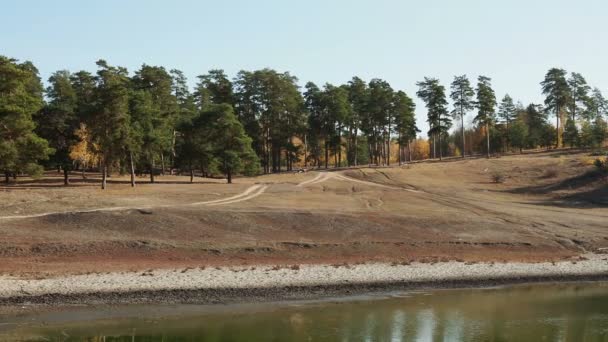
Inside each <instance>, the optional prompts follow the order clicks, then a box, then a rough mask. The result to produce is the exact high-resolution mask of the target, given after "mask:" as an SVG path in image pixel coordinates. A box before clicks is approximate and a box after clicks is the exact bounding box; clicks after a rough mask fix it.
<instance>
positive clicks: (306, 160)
mask: <svg viewBox="0 0 608 342" xmlns="http://www.w3.org/2000/svg"><path fill="white" fill-rule="evenodd" d="M307 167H308V141H307V137H306V134H304V168H307Z"/></svg>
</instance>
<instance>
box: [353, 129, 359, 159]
mask: <svg viewBox="0 0 608 342" xmlns="http://www.w3.org/2000/svg"><path fill="white" fill-rule="evenodd" d="M357 131H358V129H357V128H356V127H355V159H354V164H355V166H358V162H357V157H358V150H359V145H358V144H357V135H358V133H359V132H357Z"/></svg>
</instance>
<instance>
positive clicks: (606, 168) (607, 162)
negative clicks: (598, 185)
mask: <svg viewBox="0 0 608 342" xmlns="http://www.w3.org/2000/svg"><path fill="white" fill-rule="evenodd" d="M593 165H595V167H597V168H598V170H600V171H601V172H603V173H608V158H605V159H603V160H602V159H601V158H598V159H596V160H595V161H594V162H593Z"/></svg>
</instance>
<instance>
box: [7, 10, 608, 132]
mask: <svg viewBox="0 0 608 342" xmlns="http://www.w3.org/2000/svg"><path fill="white" fill-rule="evenodd" d="M607 13H608V2H607V1H605V0H579V1H572V0H569V1H566V0H552V1H551V0H527V1H522V0H502V1H492V0H485V1H483V0H459V1H453V0H444V1H438V0H437V1H433V0H428V1H421V0H418V1H407V0H367V1H362V0H360V1H357V0H350V1H348V0H333V1H332V0H302V1H295V0H293V1H289V0H258V1H254V0H250V1H246V0H239V1H236V0H232V1H231V0H222V1H218V0H215V1H203V0H201V1H194V0H192V1H186V0H184V1H179V0H172V1H167V0H165V1H159V0H148V1H144V0H131V1H129V0H122V1H118V0H103V1H85V0H80V1H75V0H74V1H67V0H54V1H45V0H37V1H33V0H29V1H28V0H23V1H6V2H4V3H3V4H2V6H1V12H0V54H2V55H7V56H10V57H14V58H18V59H20V60H31V61H33V62H34V63H35V64H36V66H38V68H39V69H40V71H41V75H42V77H43V79H46V78H48V76H49V75H50V73H52V72H53V71H56V70H59V69H69V70H73V71H76V70H80V69H86V70H90V71H95V64H94V62H95V61H96V60H97V59H99V58H104V59H106V60H107V61H108V62H109V63H111V64H114V65H122V66H125V67H127V68H129V70H131V71H132V70H134V69H136V68H137V67H139V66H140V65H141V64H142V63H147V64H152V65H162V66H165V67H167V68H169V69H170V68H178V69H181V70H183V71H184V72H185V73H186V75H187V76H188V77H189V79H190V81H191V83H192V84H193V83H194V81H195V76H196V75H199V74H202V73H205V72H206V71H207V70H209V69H211V68H222V69H224V70H225V71H226V72H227V73H228V74H229V75H230V76H231V77H232V76H234V75H235V74H236V72H237V71H238V70H241V69H249V70H250V69H257V68H264V67H271V68H274V69H277V70H279V71H285V70H288V71H290V72H292V74H294V75H296V76H298V78H299V79H300V83H301V84H302V85H303V84H304V83H305V82H307V81H314V82H316V83H318V84H319V85H321V84H323V83H325V82H331V83H336V84H338V83H343V82H346V81H348V80H349V79H350V78H351V77H352V76H353V75H358V76H360V77H362V78H364V79H367V80H369V79H370V78H373V77H379V78H383V79H385V80H387V81H389V82H390V83H391V85H392V86H393V87H394V88H395V89H402V90H405V91H406V92H407V93H408V94H410V96H413V97H415V92H416V81H419V80H421V79H423V77H424V76H432V77H437V78H439V79H440V80H441V81H442V82H443V83H444V84H445V85H446V87H449V83H450V82H451V80H452V78H453V76H454V75H457V74H467V75H468V76H469V77H470V78H471V79H474V78H476V77H477V75H479V74H484V75H487V76H490V77H492V79H493V84H494V87H495V89H496V92H497V95H498V97H499V98H501V97H502V96H503V95H504V94H505V93H506V92H508V93H510V94H511V95H512V96H513V97H514V98H515V99H517V100H521V101H522V102H524V103H527V102H531V101H533V102H540V101H542V97H541V94H540V89H539V88H540V87H539V82H540V81H541V80H542V78H543V76H544V74H545V72H546V71H547V69H548V68H550V67H553V66H559V67H563V68H565V69H567V70H569V71H577V72H580V73H582V74H583V75H584V76H585V77H586V78H587V80H588V82H589V83H591V84H592V85H594V86H597V87H599V88H600V89H601V90H602V91H603V92H604V93H605V94H606V93H608V68H607V67H606V66H607V65H608V44H607V43H606V41H607V38H608V29H607V28H608V24H606V19H607V18H608V16H607ZM417 104H418V118H419V120H418V121H419V125H420V126H421V127H422V128H423V130H424V131H426V129H427V125H426V122H425V119H426V118H425V115H426V114H425V110H424V108H423V105H422V103H420V101H418V100H417Z"/></svg>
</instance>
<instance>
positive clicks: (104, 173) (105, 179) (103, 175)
mask: <svg viewBox="0 0 608 342" xmlns="http://www.w3.org/2000/svg"><path fill="white" fill-rule="evenodd" d="M107 182H108V165H107V163H106V162H105V160H104V162H103V165H102V166H101V189H102V190H105V189H106V183H107Z"/></svg>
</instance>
